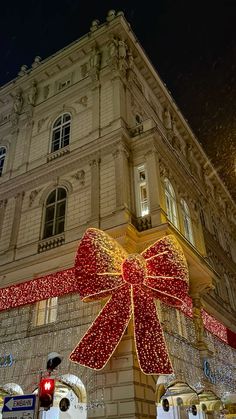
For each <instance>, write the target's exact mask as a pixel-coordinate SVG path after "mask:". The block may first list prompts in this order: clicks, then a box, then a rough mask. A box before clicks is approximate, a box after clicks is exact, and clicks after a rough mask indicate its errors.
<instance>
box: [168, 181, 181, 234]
mask: <svg viewBox="0 0 236 419" xmlns="http://www.w3.org/2000/svg"><path fill="white" fill-rule="evenodd" d="M165 198H166V210H167V217H168V218H169V220H170V221H171V222H172V224H174V226H175V227H177V228H178V227H179V222H178V217H177V205H176V197H175V191H174V188H173V186H172V185H171V183H170V181H169V179H167V178H166V179H165Z"/></svg>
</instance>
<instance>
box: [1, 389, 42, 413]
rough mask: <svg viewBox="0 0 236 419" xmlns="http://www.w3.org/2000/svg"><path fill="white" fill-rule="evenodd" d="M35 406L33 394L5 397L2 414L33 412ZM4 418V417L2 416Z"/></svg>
mask: <svg viewBox="0 0 236 419" xmlns="http://www.w3.org/2000/svg"><path fill="white" fill-rule="evenodd" d="M35 405H36V395H35V394H28V395H27V394H24V395H23V396H12V397H11V396H7V397H5V399H4V405H3V408H2V413H4V412H14V413H16V412H21V413H22V411H25V412H27V411H28V412H29V411H31V412H34V411H35ZM3 417H4V416H3Z"/></svg>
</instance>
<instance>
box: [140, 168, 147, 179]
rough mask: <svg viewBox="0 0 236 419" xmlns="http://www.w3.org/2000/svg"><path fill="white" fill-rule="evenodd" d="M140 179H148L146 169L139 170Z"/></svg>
mask: <svg viewBox="0 0 236 419" xmlns="http://www.w3.org/2000/svg"><path fill="white" fill-rule="evenodd" d="M139 180H140V181H141V182H142V181H144V180H146V174H145V171H144V170H140V172H139Z"/></svg>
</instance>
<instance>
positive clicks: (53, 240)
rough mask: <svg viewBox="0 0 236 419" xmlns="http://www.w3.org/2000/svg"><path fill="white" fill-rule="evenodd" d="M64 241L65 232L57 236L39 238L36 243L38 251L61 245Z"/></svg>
mask: <svg viewBox="0 0 236 419" xmlns="http://www.w3.org/2000/svg"><path fill="white" fill-rule="evenodd" d="M64 243H65V234H64V233H62V234H60V235H58V236H53V237H49V238H47V239H44V240H41V241H40V242H39V244H38V253H42V252H45V251H47V250H51V249H54V248H55V247H58V246H62V245H63V244H64Z"/></svg>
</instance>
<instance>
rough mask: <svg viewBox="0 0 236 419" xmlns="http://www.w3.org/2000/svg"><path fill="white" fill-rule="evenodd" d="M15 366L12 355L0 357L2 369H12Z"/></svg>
mask: <svg viewBox="0 0 236 419" xmlns="http://www.w3.org/2000/svg"><path fill="white" fill-rule="evenodd" d="M12 364H13V358H12V354H5V355H0V367H11V366H12Z"/></svg>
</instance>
